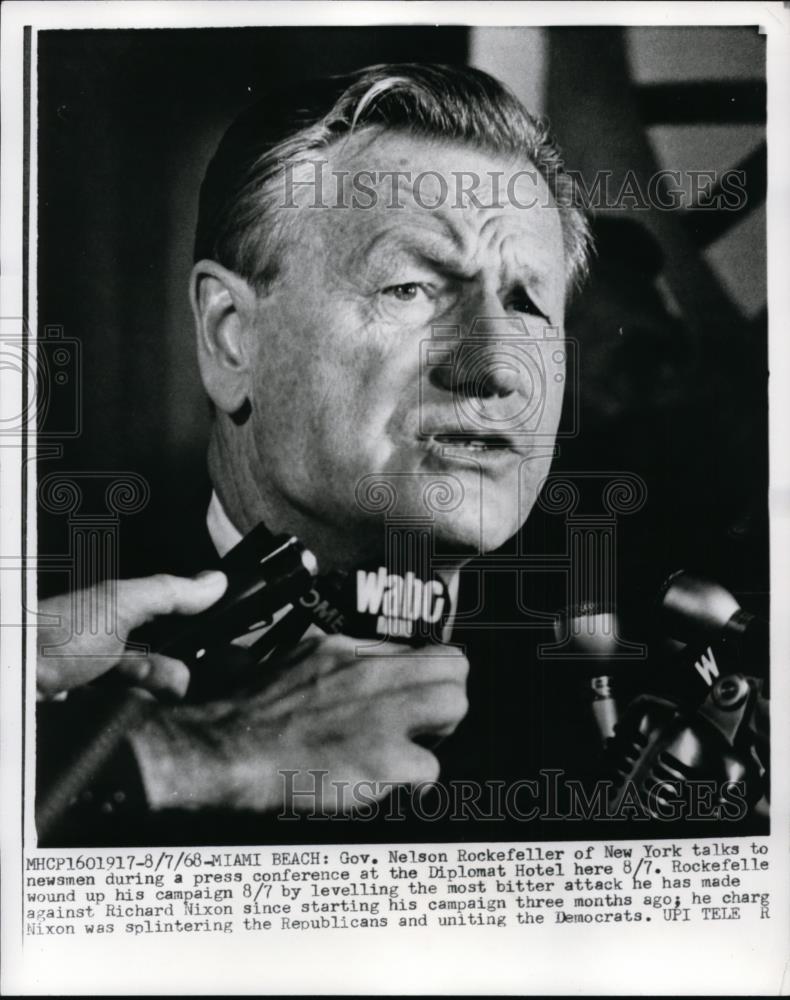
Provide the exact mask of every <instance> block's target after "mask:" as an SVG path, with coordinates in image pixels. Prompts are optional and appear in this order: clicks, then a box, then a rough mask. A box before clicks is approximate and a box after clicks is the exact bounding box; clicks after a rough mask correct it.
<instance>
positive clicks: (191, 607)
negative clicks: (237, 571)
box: [117, 570, 228, 635]
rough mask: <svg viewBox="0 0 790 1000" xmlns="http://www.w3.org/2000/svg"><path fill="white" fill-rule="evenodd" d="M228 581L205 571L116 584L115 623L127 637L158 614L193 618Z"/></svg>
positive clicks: (219, 593) (222, 592) (221, 591)
mask: <svg viewBox="0 0 790 1000" xmlns="http://www.w3.org/2000/svg"><path fill="white" fill-rule="evenodd" d="M227 586H228V578H227V577H226V576H225V574H224V573H222V572H220V570H205V571H204V572H202V573H198V575H197V576H194V577H185V576H171V575H170V574H167V573H158V574H156V575H155V576H148V577H142V578H140V579H136V580H119V581H118V597H117V600H118V605H117V607H118V622H119V625H120V628H121V630H122V631H123V632H124V633H125V634H126V635H128V634H129V632H131V631H132V629H135V628H138V627H139V626H140V625H144V624H145V623H146V622H149V621H151V620H152V619H154V618H158V617H160V616H161V615H172V614H179V615H195V614H198V613H199V612H201V611H205V610H206V608H210V607H211V606H212V604H216V602H217V601H218V600H219V599H220V597H222V595H223V594H224V593H225V590H226V588H227Z"/></svg>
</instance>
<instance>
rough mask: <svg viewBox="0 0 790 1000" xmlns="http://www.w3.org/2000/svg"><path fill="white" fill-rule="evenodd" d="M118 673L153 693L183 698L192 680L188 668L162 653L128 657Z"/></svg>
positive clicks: (123, 661)
mask: <svg viewBox="0 0 790 1000" xmlns="http://www.w3.org/2000/svg"><path fill="white" fill-rule="evenodd" d="M117 670H118V673H119V674H120V675H121V676H123V677H124V678H125V679H126V680H128V681H129V682H130V683H132V684H134V685H135V686H136V687H142V688H145V689H146V690H147V691H151V692H152V693H153V694H156V695H159V696H160V697H161V696H163V695H164V696H169V697H173V698H177V699H181V698H183V697H184V695H185V694H186V692H187V688H188V687H189V681H190V673H189V670H188V668H187V667H186V666H185V665H184V664H183V663H182V662H181V661H180V660H174V659H173V658H172V657H170V656H163V655H162V654H161V653H152V654H151V655H150V656H146V657H140V658H138V657H127V658H125V659H124V660H122V661H121V662H120V663H119V664H118V667H117Z"/></svg>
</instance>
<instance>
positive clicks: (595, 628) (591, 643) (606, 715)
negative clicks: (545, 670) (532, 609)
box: [538, 601, 620, 746]
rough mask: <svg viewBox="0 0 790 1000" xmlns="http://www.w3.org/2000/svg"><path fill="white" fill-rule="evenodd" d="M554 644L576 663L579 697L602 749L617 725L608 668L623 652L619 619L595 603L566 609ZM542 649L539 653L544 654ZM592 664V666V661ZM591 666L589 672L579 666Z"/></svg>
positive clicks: (614, 689) (557, 624)
mask: <svg viewBox="0 0 790 1000" xmlns="http://www.w3.org/2000/svg"><path fill="white" fill-rule="evenodd" d="M554 638H555V640H556V643H555V645H556V646H559V647H561V648H562V650H563V653H564V654H565V656H566V657H567V659H568V660H572V661H573V662H574V666H575V668H576V670H575V672H576V673H577V683H576V696H577V698H580V699H581V700H582V701H583V702H584V703H586V704H587V705H588V706H589V711H590V718H591V721H592V723H593V728H594V731H595V734H596V736H597V737H598V740H599V745H600V746H603V745H604V744H605V743H606V741H607V740H608V739H609V738H610V737H611V736H612V735H613V734H614V730H615V726H616V725H617V722H618V717H619V716H618V705H617V696H616V695H617V686H616V682H615V680H614V678H613V676H612V673H611V670H609V669H607V667H609V666H610V665H611V663H612V661H613V660H614V659H615V658H616V657H617V656H618V654H619V652H620V640H619V638H618V627H617V616H616V615H615V613H614V610H613V609H612V608H611V607H610V606H608V605H606V604H604V603H597V602H595V601H585V602H583V603H581V604H577V605H575V606H573V607H569V608H565V609H564V610H563V611H562V612H560V613H559V614H558V615H557V617H556V618H555V620H554ZM542 650H543V647H540V648H539V650H538V653H539V655H540V653H541V652H542ZM590 661H592V663H591V662H590ZM582 662H585V663H587V664H588V667H587V669H584V668H581V667H580V666H578V665H579V664H580V663H582Z"/></svg>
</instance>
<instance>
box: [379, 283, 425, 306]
mask: <svg viewBox="0 0 790 1000" xmlns="http://www.w3.org/2000/svg"><path fill="white" fill-rule="evenodd" d="M421 291H423V287H422V285H420V284H418V283H417V282H416V281H407V282H405V283H404V284H402V285H390V286H389V287H387V288H385V289H383V290H382V295H387V296H388V297H389V298H393V299H397V301H398V302H414V301H415V300H416V299H417V297H418V295H419V293H420V292H421Z"/></svg>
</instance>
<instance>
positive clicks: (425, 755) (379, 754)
mask: <svg viewBox="0 0 790 1000" xmlns="http://www.w3.org/2000/svg"><path fill="white" fill-rule="evenodd" d="M369 769H370V771H371V773H372V775H373V778H374V780H375V781H377V782H379V783H381V785H382V787H386V786H387V785H421V784H426V783H432V782H435V781H436V780H437V779H438V777H439V761H438V760H437V759H436V757H435V756H434V755H433V754H432V753H431V752H430V751H429V750H425V749H424V748H423V747H420V746H417V745H416V744H415V743H411V742H410V741H408V740H403V739H401V740H394V741H390V742H387V743H385V744H383V745H381V746H380V747H379V748H378V749H377V750H376V751H375V752H374V753H373V754H372V755H371V761H370V764H369Z"/></svg>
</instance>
